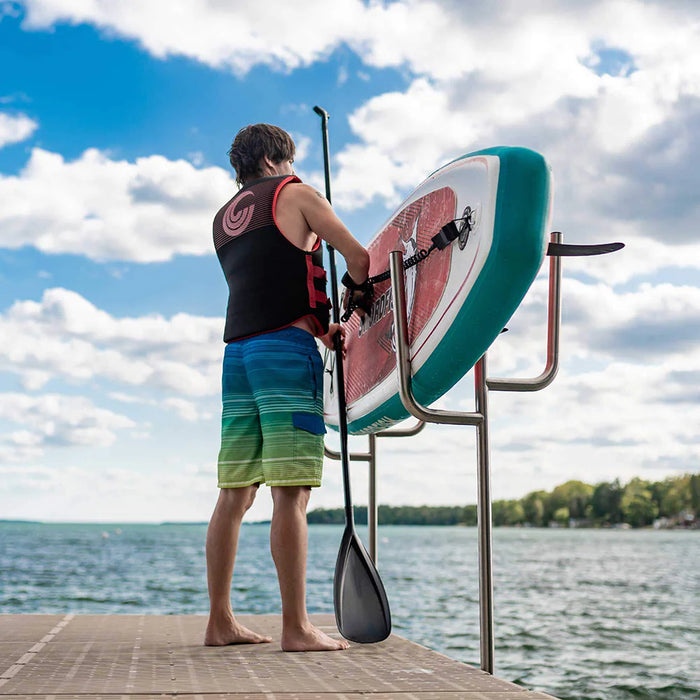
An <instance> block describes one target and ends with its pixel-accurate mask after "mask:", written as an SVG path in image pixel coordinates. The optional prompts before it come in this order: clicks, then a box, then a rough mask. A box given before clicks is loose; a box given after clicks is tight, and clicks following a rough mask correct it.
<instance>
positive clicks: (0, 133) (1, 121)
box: [0, 112, 39, 148]
mask: <svg viewBox="0 0 700 700" xmlns="http://www.w3.org/2000/svg"><path fill="white" fill-rule="evenodd" d="M38 128H39V124H37V122H35V121H34V120H33V119H30V118H29V117H28V116H26V115H25V114H17V115H11V114H6V113H4V112H0V148H2V147H3V146H8V145H9V144H12V143H19V142H20V141H25V140H26V139H28V138H29V137H30V136H31V135H32V134H33V133H34V132H35V131H36V130H37V129H38Z"/></svg>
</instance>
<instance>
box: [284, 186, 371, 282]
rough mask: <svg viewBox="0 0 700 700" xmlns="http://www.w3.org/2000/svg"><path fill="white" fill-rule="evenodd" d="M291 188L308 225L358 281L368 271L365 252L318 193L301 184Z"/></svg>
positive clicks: (367, 259)
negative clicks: (334, 251)
mask: <svg viewBox="0 0 700 700" xmlns="http://www.w3.org/2000/svg"><path fill="white" fill-rule="evenodd" d="M295 189H296V192H295V195H296V197H297V200H296V201H297V203H298V206H299V209H300V211H301V213H302V215H303V217H304V219H306V223H307V224H308V225H309V228H310V229H311V230H312V231H313V232H314V233H315V234H316V235H317V236H319V237H320V238H322V239H323V240H324V241H326V242H327V243H329V244H330V245H331V246H333V248H335V249H336V250H337V251H338V252H339V253H340V254H341V255H342V256H343V257H344V258H345V262H346V264H347V267H348V272H349V273H350V277H352V278H353V280H355V282H357V284H362V283H363V282H364V281H365V280H366V279H367V276H368V274H369V253H368V252H367V251H366V250H365V248H364V247H363V246H362V244H361V243H360V242H359V241H358V240H357V239H356V238H355V237H354V236H353V235H352V234H351V233H350V231H348V229H347V228H346V227H345V224H343V222H342V221H341V220H340V219H339V218H338V217H337V215H336V213H335V212H334V211H333V208H332V207H331V205H330V203H329V201H328V200H327V199H326V198H325V197H324V196H323V195H322V194H321V193H320V192H318V191H316V190H315V189H314V188H313V187H311V186H309V185H305V184H298V185H296V186H295Z"/></svg>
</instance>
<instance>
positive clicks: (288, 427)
mask: <svg viewBox="0 0 700 700" xmlns="http://www.w3.org/2000/svg"><path fill="white" fill-rule="evenodd" d="M222 398H223V411H222V416H221V450H220V452H219V462H218V478H219V488H236V487H241V486H250V485H251V484H256V483H266V484H267V485H268V486H320V485H321V472H322V469H323V435H324V433H325V432H326V427H325V425H324V423H323V362H322V360H321V356H320V354H319V352H318V348H317V346H316V340H315V339H314V337H313V336H312V335H311V334H310V333H307V332H306V331H303V330H301V329H300V328H295V327H293V326H291V327H289V328H284V329H282V330H279V331H272V332H270V333H263V334H261V335H256V336H253V337H251V338H244V339H243V340H236V341H234V342H232V343H229V344H228V345H227V346H226V350H225V352H224V363H223V374H222Z"/></svg>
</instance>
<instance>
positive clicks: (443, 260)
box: [345, 187, 457, 404]
mask: <svg viewBox="0 0 700 700" xmlns="http://www.w3.org/2000/svg"><path fill="white" fill-rule="evenodd" d="M456 204H457V201H456V197H455V193H454V192H453V191H452V189H450V188H449V187H443V188H442V189H439V190H435V191H434V192H430V193H429V194H427V195H425V196H424V197H421V198H420V199H418V200H416V201H415V202H413V203H412V204H409V205H408V206H407V207H405V208H404V209H402V210H401V211H400V212H399V213H398V214H397V215H396V216H395V217H394V218H393V219H392V221H391V223H389V225H388V226H387V227H386V228H385V229H384V230H383V231H382V232H381V233H380V234H379V235H378V236H376V237H375V238H374V240H373V241H372V242H371V243H370V245H369V247H368V251H369V254H370V268H369V274H370V276H373V275H378V274H380V273H381V272H384V271H385V270H388V269H389V253H390V252H391V251H392V250H401V251H403V253H404V257H405V258H408V257H410V256H411V255H413V254H414V253H415V252H416V251H417V250H422V249H425V248H428V247H430V244H431V242H432V240H431V239H432V237H433V236H434V235H435V234H436V233H437V232H438V231H439V230H440V229H441V228H442V227H443V226H444V225H445V224H446V223H447V222H448V221H451V220H452V219H453V218H454V217H455V207H456ZM451 252H452V246H448V247H447V248H446V249H445V250H435V251H433V252H432V253H431V254H430V256H429V257H428V258H427V259H426V260H424V261H423V262H420V263H418V265H416V266H415V267H412V268H409V269H408V270H406V271H405V273H404V274H405V276H406V277H405V280H406V302H407V307H408V340H409V343H413V341H414V339H415V338H416V337H417V336H418V334H419V333H420V332H421V331H422V330H423V328H424V327H425V325H426V323H427V322H428V320H429V319H430V317H431V316H432V314H433V313H434V312H435V309H436V307H437V305H438V302H439V301H440V298H441V297H442V294H443V292H444V290H445V286H446V285H447V278H448V276H449V272H450V256H451ZM393 323H394V313H393V300H392V299H391V282H390V280H386V281H385V282H380V283H379V284H376V285H375V287H374V303H373V304H372V312H371V314H368V315H367V317H366V318H365V320H364V321H363V322H362V324H361V322H360V318H359V316H358V315H357V314H353V315H352V316H351V317H350V320H349V321H348V323H347V324H346V340H345V345H346V347H347V359H346V363H345V393H346V396H347V401H348V404H351V403H353V402H354V401H356V400H357V399H359V398H360V397H361V396H363V395H364V394H366V393H367V392H368V391H370V390H371V389H372V388H373V387H374V386H376V385H377V384H379V383H380V382H381V381H382V380H383V379H385V378H386V377H387V376H388V375H389V374H390V373H391V371H392V370H393V369H394V367H395V366H396V355H395V352H394V348H393V332H394V331H393Z"/></svg>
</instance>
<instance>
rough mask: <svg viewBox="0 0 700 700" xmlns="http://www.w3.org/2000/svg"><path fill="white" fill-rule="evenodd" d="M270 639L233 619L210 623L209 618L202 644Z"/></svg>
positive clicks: (223, 644)
mask: <svg viewBox="0 0 700 700" xmlns="http://www.w3.org/2000/svg"><path fill="white" fill-rule="evenodd" d="M271 641H272V638H271V637H267V636H265V635H262V634H258V633H257V632H253V630H249V629H248V628H247V627H243V625H239V624H238V622H236V621H235V620H228V621H226V622H225V623H218V624H217V623H212V622H211V620H210V621H209V624H208V625H207V631H206V632H205V633H204V646H207V647H223V646H227V645H228V644H263V643H265V642H271Z"/></svg>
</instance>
